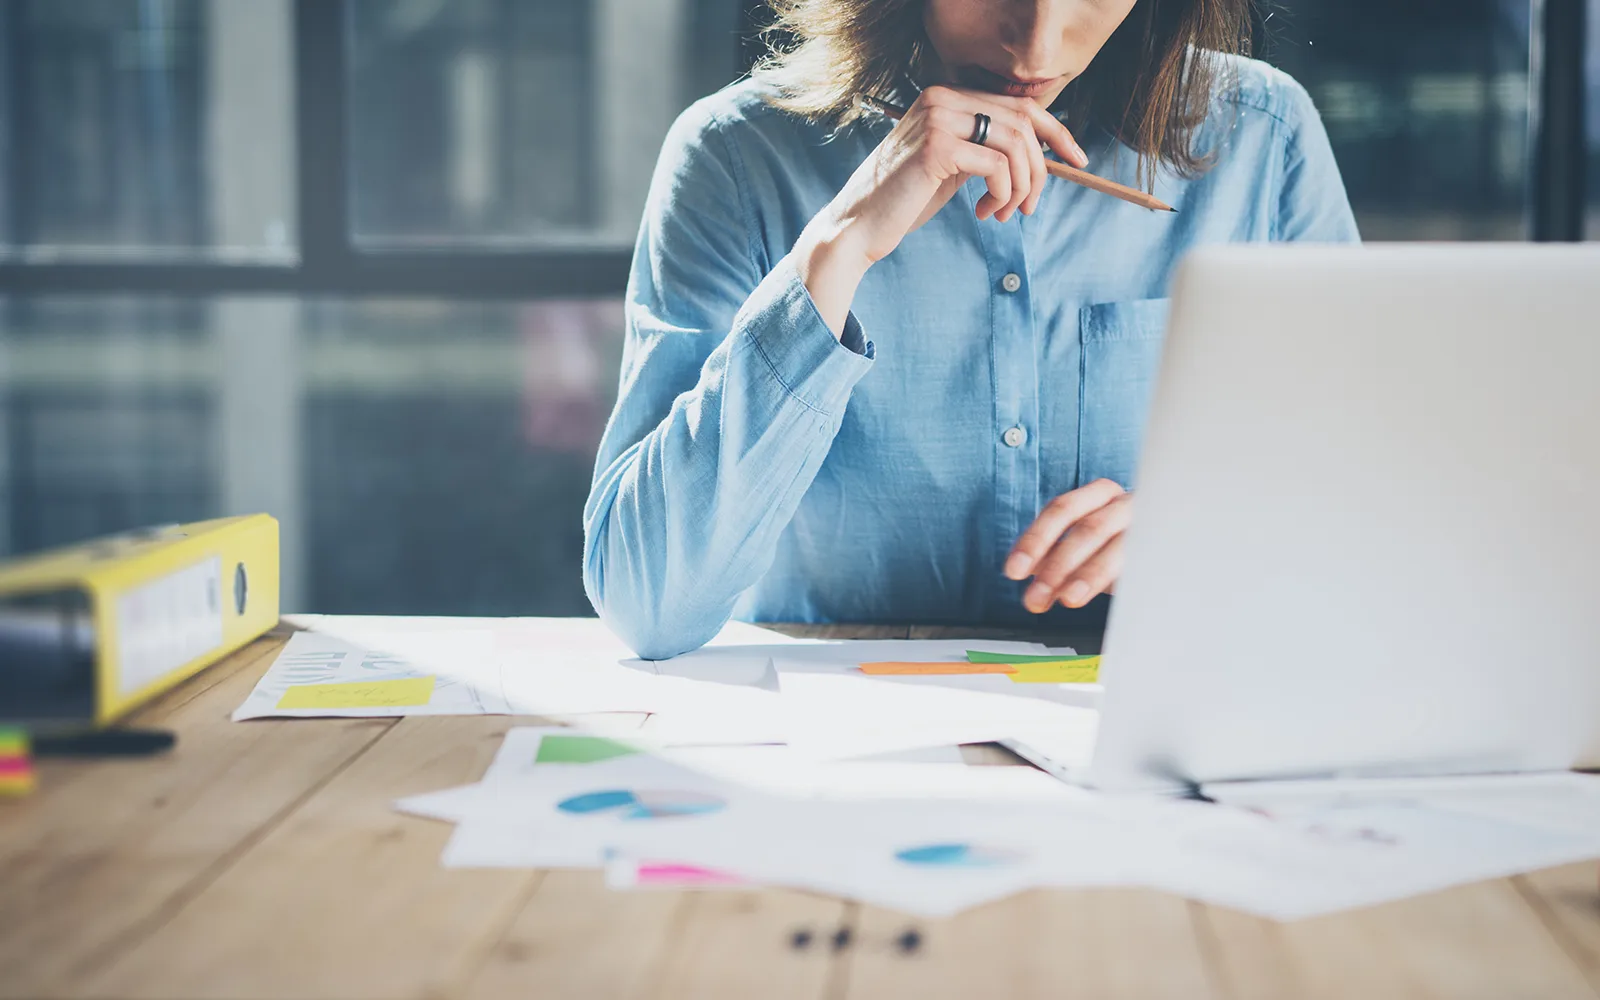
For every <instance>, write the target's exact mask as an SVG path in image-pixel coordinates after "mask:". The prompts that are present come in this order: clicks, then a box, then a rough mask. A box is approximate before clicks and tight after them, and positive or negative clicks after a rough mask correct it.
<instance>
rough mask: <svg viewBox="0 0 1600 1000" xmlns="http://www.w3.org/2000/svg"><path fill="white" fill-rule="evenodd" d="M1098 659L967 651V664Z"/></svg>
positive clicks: (1095, 658)
mask: <svg viewBox="0 0 1600 1000" xmlns="http://www.w3.org/2000/svg"><path fill="white" fill-rule="evenodd" d="M1098 659H1099V657H1098V656H1063V655H1061V654H1060V653H1057V654H1055V655H1053V656H1050V655H1046V656H1037V655H1025V654H1022V653H985V652H982V651H981V650H976V649H969V650H967V662H968V663H1066V662H1069V661H1072V660H1098Z"/></svg>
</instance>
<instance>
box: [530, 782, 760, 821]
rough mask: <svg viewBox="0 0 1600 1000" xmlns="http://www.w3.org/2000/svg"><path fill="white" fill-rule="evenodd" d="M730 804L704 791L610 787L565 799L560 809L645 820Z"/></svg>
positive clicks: (710, 810) (699, 813)
mask: <svg viewBox="0 0 1600 1000" xmlns="http://www.w3.org/2000/svg"><path fill="white" fill-rule="evenodd" d="M727 804H728V803H727V802H726V801H724V800H723V799H720V798H718V797H717V796H715V795H707V794H705V793H704V792H681V791H669V790H662V789H628V788H610V789H606V790H605V791H601V792H585V793H584V794H582V795H574V796H572V797H571V798H569V799H562V800H561V801H560V802H558V803H556V808H557V809H560V810H561V811H562V812H564V813H571V814H572V815H575V816H595V815H607V816H614V817H615V818H617V819H625V820H641V819H671V818H673V817H679V816H703V815H705V814H706V813H714V812H716V811H717V810H719V809H721V808H723V807H724V806H726V805H727Z"/></svg>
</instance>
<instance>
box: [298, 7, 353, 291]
mask: <svg viewBox="0 0 1600 1000" xmlns="http://www.w3.org/2000/svg"><path fill="white" fill-rule="evenodd" d="M347 7H348V5H347V4H346V3H343V2H332V3H330V2H329V0H295V2H294V71H293V73H294V77H293V78H294V114H295V117H294V121H295V197H296V198H297V199H298V202H297V204H298V212H297V217H298V220H299V230H300V232H299V242H300V265H299V266H300V270H301V271H302V272H305V273H306V274H315V275H326V276H328V277H329V278H333V276H335V275H338V274H340V273H344V272H348V271H349V269H350V265H351V257H352V254H351V248H350V235H349V234H350V213H349V191H348V186H349V170H350V158H349V151H350V147H349V141H348V122H349V93H348V86H347V81H346V74H345V52H346V40H347V33H348V31H349V25H350V19H349V17H348V16H347V14H346V10H347ZM329 283H330V284H334V285H337V284H339V282H338V281H337V280H336V279H335V280H332V281H330V282H329Z"/></svg>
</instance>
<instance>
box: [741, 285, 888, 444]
mask: <svg viewBox="0 0 1600 1000" xmlns="http://www.w3.org/2000/svg"><path fill="white" fill-rule="evenodd" d="M734 329H743V330H745V331H746V335H747V336H749V338H750V340H751V342H752V343H753V344H754V345H755V348H756V350H757V351H759V352H760V353H761V356H762V357H763V358H765V359H766V362H767V364H768V365H769V366H770V367H771V369H772V373H773V375H775V376H776V377H777V379H778V381H779V382H781V383H783V386H784V388H786V389H788V390H789V392H790V393H791V394H792V395H793V396H795V398H797V399H799V400H800V401H801V402H802V403H805V404H806V405H807V406H809V407H811V408H812V409H814V410H818V411H820V412H822V413H827V414H830V415H832V414H834V413H836V412H838V411H839V410H841V409H843V408H844V404H845V403H846V402H847V401H848V400H849V399H850V390H851V389H853V388H855V384H856V383H857V382H859V381H860V380H861V377H862V376H863V375H865V374H866V373H867V370H868V369H869V368H871V367H872V358H873V355H874V353H876V352H875V351H874V350H873V348H872V344H871V342H870V341H868V340H866V338H865V336H864V335H863V333H862V330H861V324H860V323H858V322H857V321H856V318H855V316H854V315H851V316H849V317H848V318H846V320H845V328H844V334H845V336H846V337H850V336H852V330H853V331H854V334H853V336H854V339H855V341H856V342H857V343H859V344H860V345H861V348H860V350H852V349H851V348H850V347H849V346H847V345H846V344H844V343H841V342H840V339H839V338H838V337H835V336H834V335H833V331H832V330H830V329H828V324H827V323H825V322H823V319H822V314H821V313H819V312H817V306H816V303H814V302H812V301H811V293H810V292H808V291H807V290H806V286H805V283H804V282H802V281H801V280H800V273H799V270H798V269H797V267H796V265H795V262H794V260H793V258H792V257H789V256H785V257H784V258H783V259H782V260H780V261H778V265H777V266H776V267H774V268H773V269H772V273H771V274H768V275H767V276H766V277H765V278H763V279H762V281H761V284H759V285H757V286H756V290H755V292H754V293H752V294H751V296H750V298H749V299H748V300H746V302H745V304H744V308H742V309H740V310H739V315H738V317H737V318H735V320H734Z"/></svg>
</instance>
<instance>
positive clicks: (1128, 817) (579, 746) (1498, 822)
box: [396, 728, 1600, 919]
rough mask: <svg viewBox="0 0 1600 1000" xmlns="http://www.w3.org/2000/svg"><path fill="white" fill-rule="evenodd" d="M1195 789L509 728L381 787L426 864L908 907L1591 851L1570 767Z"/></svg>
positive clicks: (1495, 872) (1216, 900) (1447, 870)
mask: <svg viewBox="0 0 1600 1000" xmlns="http://www.w3.org/2000/svg"><path fill="white" fill-rule="evenodd" d="M1319 786H1320V787H1319ZM1215 791H1216V794H1217V795H1218V796H1219V797H1220V798H1221V799H1223V800H1226V801H1224V802H1222V803H1221V804H1209V803H1204V802H1198V801H1186V800H1171V799H1160V798H1145V797H1132V796H1123V797H1116V796H1103V795H1097V794H1095V793H1093V792H1090V791H1088V790H1085V789H1082V788H1076V787H1072V786H1068V785H1065V784H1062V783H1060V782H1058V781H1054V780H1053V779H1050V778H1049V777H1047V776H1046V775H1045V774H1044V773H1043V772H1040V771H1035V770H1033V769H1031V768H1023V767H1014V768H1013V767H967V766H965V765H962V764H957V763H917V762H904V761H882V760H862V761H834V760H818V759H810V758H806V757H804V756H803V755H801V754H798V753H797V752H795V751H794V750H792V749H791V748H787V747H782V746H771V747H726V748H704V749H690V750H677V751H672V750H667V751H659V750H658V751H656V752H653V753H647V752H644V751H641V750H639V749H637V748H635V747H632V746H630V745H628V744H625V743H620V742H617V741H614V740H611V739H606V738H602V737H594V736H585V735H582V734H576V733H573V732H572V731H571V730H560V729H533V728H528V729H516V730H512V731H511V732H510V733H509V734H508V735H507V738H506V742H505V745H504V746H503V747H502V749H501V752H500V754H499V756H498V757H497V758H496V760H495V762H494V764H493V765H492V766H491V767H490V769H489V771H488V773H487V774H486V775H485V776H484V779H483V781H481V782H480V783H478V784H476V785H468V786H464V787H461V788H455V789H449V790H446V791H442V792H436V793H431V794H428V795H421V796H416V797H414V798H410V799H404V800H401V801H400V802H398V803H396V807H397V808H399V809H401V810H403V811H406V812H411V813H415V814H418V815H423V816H429V817H432V818H435V819H445V820H449V821H451V822H455V823H456V824H458V825H457V827H456V830H455V833H454V834H453V835H452V837H451V839H450V841H449V844H448V846H447V847H446V849H445V852H444V857H443V863H444V864H445V865H446V866H448V867H518V868H523V867H526V868H604V869H605V871H606V874H607V881H608V884H610V885H612V886H613V887H615V888H663V887H667V888H714V889H728V888H749V887H753V886H767V885H771V886H785V887H790V888H799V889H807V890H811V891H816V892H823V893H829V894H834V895H839V896H843V897H847V898H850V899H855V900H861V901H864V902H869V903H873V904H876V905H880V906H885V907H890V908H893V909H897V910H902V911H905V912H908V913H915V914H920V915H925V916H939V915H945V914H950V913H954V912H957V911H959V910H962V909H965V908H967V907H970V906H975V905H978V904H981V903H985V902H988V901H991V900H994V899H999V898H1002V897H1004V896H1008V895H1011V894H1012V893H1015V892H1019V891H1022V890H1025V889H1030V888H1037V887H1078V886H1111V885H1140V886H1149V887H1154V888H1158V889H1163V890H1167V891H1172V892H1176V893H1180V894H1182V895H1186V896H1190V897H1192V898H1196V899H1200V900H1204V901H1206V902H1209V903H1213V904H1218V905H1224V906H1229V907H1233V908H1237V909H1241V910H1245V911H1247V912H1251V913H1256V914H1259V915H1263V916H1268V917H1273V918H1277V919H1294V918H1299V917H1305V916H1312V915H1316V914H1320V913H1327V912H1331V911H1335V910H1340V909H1346V908H1349V907H1355V906H1364V905H1369V904H1372V903H1377V902H1383V901H1385V900H1390V899H1395V898H1399V897H1402V896H1408V895H1414V894H1416V893H1420V892H1427V891H1432V890H1435V889H1440V888H1445V887H1447V886H1450V885H1456V884H1460V883H1464V882H1470V881H1476V880H1478V879H1483V878H1490V877H1497V876H1501V875H1506V874H1510V873H1513V872H1517V871H1525V870H1529V869H1532V868H1538V867H1544V866H1548V865H1554V864H1561V863H1565V862H1569V861H1574V860H1580V859H1583V858H1588V857H1593V856H1596V855H1600V779H1596V778H1593V777H1588V776H1583V775H1539V776H1526V777H1524V776H1505V777H1498V778H1484V779H1473V780H1470V781H1463V780H1457V781H1425V780H1418V781H1412V782H1396V783H1388V784H1384V785H1378V786H1371V787H1345V786H1332V785H1326V784H1323V783H1311V782H1308V783H1297V784H1293V785H1289V786H1259V787H1248V786H1246V787H1235V786H1225V787H1220V788H1218V789H1216V790H1215Z"/></svg>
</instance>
